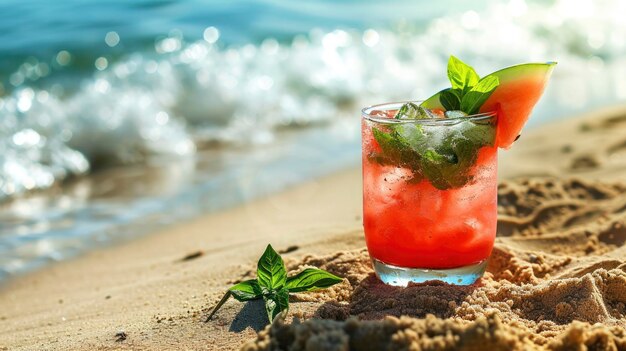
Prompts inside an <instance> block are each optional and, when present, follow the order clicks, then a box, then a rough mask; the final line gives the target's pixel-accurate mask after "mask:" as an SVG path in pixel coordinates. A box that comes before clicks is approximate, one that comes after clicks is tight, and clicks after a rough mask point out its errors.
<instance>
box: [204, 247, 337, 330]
mask: <svg viewBox="0 0 626 351" xmlns="http://www.w3.org/2000/svg"><path fill="white" fill-rule="evenodd" d="M342 280H343V279H341V278H339V277H337V276H335V275H333V274H330V273H328V272H326V271H323V270H321V269H316V268H307V269H305V270H303V271H302V272H300V273H298V274H296V275H294V276H291V277H287V270H286V269H285V263H284V262H283V259H282V257H280V255H279V254H278V253H277V252H276V251H274V249H273V248H272V245H267V248H266V249H265V252H263V255H262V256H261V258H260V259H259V262H258V264H257V279H250V280H246V281H243V282H241V283H238V284H235V285H233V286H232V287H230V289H228V291H227V292H226V294H225V295H224V297H222V299H221V300H220V302H218V303H217V305H216V306H215V307H214V308H213V311H211V314H209V316H208V317H207V319H206V321H207V322H208V321H209V320H210V319H211V318H212V317H213V315H214V314H215V313H216V312H217V311H218V310H219V309H220V308H221V307H222V305H224V303H226V301H228V299H229V298H230V297H231V296H232V297H234V298H235V299H236V300H237V301H240V302H245V301H251V300H258V299H263V300H264V301H265V311H266V312H267V318H268V321H269V322H272V321H273V320H274V318H276V316H278V315H279V314H280V313H281V312H283V311H285V312H286V311H288V310H289V293H290V292H292V293H294V292H303V291H313V290H318V289H324V288H328V287H330V286H333V285H335V284H337V283H340V282H341V281H342Z"/></svg>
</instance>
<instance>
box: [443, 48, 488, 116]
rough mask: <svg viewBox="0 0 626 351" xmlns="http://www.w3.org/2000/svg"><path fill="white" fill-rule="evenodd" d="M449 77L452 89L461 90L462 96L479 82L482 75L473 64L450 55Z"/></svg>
mask: <svg viewBox="0 0 626 351" xmlns="http://www.w3.org/2000/svg"><path fill="white" fill-rule="evenodd" d="M448 79H449V80H450V83H451V84H452V89H456V90H459V91H460V92H461V93H462V94H461V96H459V97H460V98H462V97H463V95H465V93H466V92H468V91H469V90H470V89H471V88H472V87H473V86H474V85H476V84H477V83H478V81H479V80H480V77H479V76H478V74H477V73H476V71H475V70H474V69H473V68H472V67H471V66H469V65H468V64H466V63H465V62H463V61H461V60H459V59H458V58H456V57H454V56H452V55H450V58H449V59H448ZM453 110H456V109H453Z"/></svg>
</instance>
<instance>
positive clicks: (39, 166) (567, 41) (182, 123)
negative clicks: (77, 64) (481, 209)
mask: <svg viewBox="0 0 626 351" xmlns="http://www.w3.org/2000/svg"><path fill="white" fill-rule="evenodd" d="M583 5H584V6H583ZM623 13H626V4H625V3H624V2H620V1H617V0H613V1H608V0H606V1H598V2H588V1H565V0H561V1H557V2H556V3H554V4H551V5H538V4H527V3H526V2H524V1H523V0H514V1H510V2H508V3H506V4H495V5H493V6H491V7H490V8H489V9H488V10H487V11H485V12H483V13H476V12H473V11H468V12H465V13H461V14H457V15H453V16H448V17H443V18H435V19H433V20H432V22H431V23H429V24H428V25H427V26H426V28H425V29H424V30H423V31H419V32H415V31H408V30H406V29H402V28H403V27H402V26H400V27H399V29H396V30H375V29H368V30H366V31H364V32H356V31H343V30H335V31H331V32H322V31H319V30H317V31H312V32H311V33H310V34H309V35H307V36H297V37H295V38H294V39H293V41H292V42H291V43H284V44H281V43H278V42H277V41H276V40H273V39H266V40H265V41H263V42H262V43H261V44H259V45H252V44H248V45H244V46H240V47H228V48H225V47H223V46H221V44H220V42H219V40H218V39H219V30H218V29H216V28H212V27H210V28H208V29H207V30H206V31H205V35H204V37H205V40H202V41H198V42H194V43H184V42H182V41H181V40H180V38H178V37H176V36H172V37H169V38H166V39H163V40H161V41H159V42H158V43H157V44H156V47H155V51H156V52H155V53H136V54H132V55H130V56H128V57H126V58H125V59H123V60H121V61H118V62H111V61H106V65H105V64H104V62H105V61H104V60H100V64H99V65H98V69H99V70H100V69H101V71H97V72H95V73H94V74H93V76H92V77H91V78H88V79H86V80H85V81H84V82H83V83H82V84H81V86H80V88H79V89H77V90H76V91H75V92H73V93H69V94H64V95H62V94H56V93H55V90H54V89H50V91H46V90H38V89H34V88H31V87H28V86H26V85H24V83H21V84H16V85H17V87H16V89H15V90H14V91H13V92H12V93H11V94H10V95H8V96H5V97H2V98H0V200H1V199H2V198H6V197H10V196H12V195H15V194H19V193H23V192H25V191H28V190H32V189H41V188H47V187H50V186H51V185H52V184H53V183H54V182H56V181H58V180H61V179H64V178H65V177H67V176H69V175H78V174H83V173H86V172H88V171H89V168H90V167H93V165H94V163H95V162H98V161H99V160H106V161H107V162H121V163H129V162H137V161H140V160H142V159H143V158H144V157H145V156H146V155H151V154H169V155H174V156H180V157H185V156H188V155H192V154H193V153H194V152H195V149H196V146H195V145H197V144H198V142H220V143H225V144H250V143H252V144H254V143H260V144H268V143H273V142H274V141H275V136H276V130H277V128H280V127H285V126H292V125H307V124H320V123H326V124H332V123H335V121H337V120H341V119H342V118H344V117H345V116H347V115H352V116H354V117H355V118H356V116H358V113H356V112H355V111H356V107H358V106H360V105H363V104H366V103H379V102H384V101H389V100H405V99H406V100H408V99H416V98H420V97H422V98H423V97H426V96H427V95H429V94H430V93H432V92H433V91H436V90H437V89H439V88H442V87H444V86H445V85H446V81H445V75H444V72H445V62H446V58H447V56H448V55H449V54H450V53H453V54H455V55H457V56H459V57H461V58H462V59H464V60H466V61H467V62H470V63H472V64H474V65H475V66H476V68H477V69H478V71H479V72H483V73H485V72H488V71H490V70H493V69H495V68H499V67H501V66H504V65H508V64H514V63H518V62H524V61H544V60H558V61H559V62H560V65H559V67H558V69H557V70H556V72H555V79H554V80H553V84H552V85H553V86H552V87H551V89H550V91H549V92H548V97H547V99H546V100H548V101H544V102H543V103H542V104H543V105H542V106H548V104H557V105H558V106H560V107H559V108H562V109H564V110H568V109H570V110H575V109H576V108H580V107H584V106H589V105H592V104H593V103H602V102H605V101H616V100H620V99H625V98H626V85H624V82H625V81H626V69H624V67H626V62H625V61H624V54H625V53H626V24H624V22H623V20H622V18H621V14H623ZM111 38H112V39H111V40H113V39H115V38H114V36H113V35H111ZM608 72H611V73H610V74H608ZM21 81H23V79H22V80H21ZM16 83H20V82H18V81H16ZM346 106H348V108H346ZM542 108H545V109H546V110H547V107H542ZM344 119H345V118H344ZM333 135H334V134H332V133H330V135H329V137H333Z"/></svg>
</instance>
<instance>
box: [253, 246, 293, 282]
mask: <svg viewBox="0 0 626 351" xmlns="http://www.w3.org/2000/svg"><path fill="white" fill-rule="evenodd" d="M257 281H258V282H259V286H260V287H261V288H264V289H262V290H270V291H271V290H280V289H282V287H283V286H285V283H286V281H287V270H286V269H285V263H284V262H283V259H282V257H280V255H279V254H278V253H277V252H276V251H274V248H272V245H267V248H266V249H265V252H263V255H262V256H261V258H260V259H259V263H258V266H257Z"/></svg>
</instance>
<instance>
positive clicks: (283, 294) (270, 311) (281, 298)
mask: <svg viewBox="0 0 626 351" xmlns="http://www.w3.org/2000/svg"><path fill="white" fill-rule="evenodd" d="M263 300H265V311H266V312H267V319H268V320H269V321H270V323H272V322H273V321H274V318H276V316H277V315H278V314H279V313H280V312H282V311H286V310H289V291H288V290H287V288H282V289H280V290H275V291H271V292H270V293H268V294H265V295H263Z"/></svg>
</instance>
